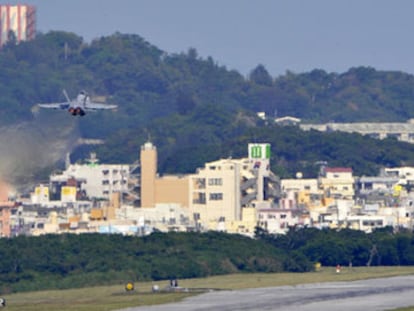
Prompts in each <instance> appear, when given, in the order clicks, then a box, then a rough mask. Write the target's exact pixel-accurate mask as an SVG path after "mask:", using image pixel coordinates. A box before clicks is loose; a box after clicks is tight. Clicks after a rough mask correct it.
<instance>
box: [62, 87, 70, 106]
mask: <svg viewBox="0 0 414 311" xmlns="http://www.w3.org/2000/svg"><path fill="white" fill-rule="evenodd" d="M63 95H65V98H66V100H67V101H68V103H69V104H70V99H69V96H68V93H67V92H66V90H65V89H63Z"/></svg>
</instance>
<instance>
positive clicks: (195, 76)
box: [0, 31, 414, 176]
mask: <svg viewBox="0 0 414 311" xmlns="http://www.w3.org/2000/svg"><path fill="white" fill-rule="evenodd" d="M0 66H1V68H2V70H1V71H0V92H1V94H2V96H1V99H0V122H1V124H2V125H3V126H7V125H16V124H18V123H19V122H22V121H33V122H36V120H37V119H36V113H35V114H33V112H35V110H36V109H34V105H35V104H36V103H39V102H56V101H64V100H65V98H64V97H63V95H62V89H63V88H65V89H67V91H68V92H69V93H70V94H71V95H72V96H75V94H76V93H77V92H78V91H79V90H81V89H86V90H87V91H88V92H90V93H91V94H92V95H102V96H105V97H106V100H107V102H108V103H116V104H118V105H119V109H118V111H117V112H116V113H111V112H97V113H95V114H91V115H87V116H85V117H84V118H82V119H81V120H79V122H77V123H75V120H73V121H74V122H72V123H71V126H73V125H74V124H76V127H77V129H78V130H79V132H80V136H82V137H85V138H102V139H105V141H106V144H105V145H104V146H101V147H96V146H94V147H84V146H81V147H78V148H76V149H75V150H73V152H72V162H75V161H78V160H80V159H84V158H86V157H88V156H89V152H90V151H95V152H97V155H98V157H99V158H100V160H101V161H102V162H106V163H132V162H134V161H135V160H137V156H138V151H139V146H140V145H142V144H143V143H145V141H147V140H148V139H151V140H152V141H153V142H154V143H155V145H156V146H157V147H158V148H159V151H160V153H159V154H160V155H161V156H160V159H159V167H160V173H164V172H165V173H171V172H172V173H186V172H194V171H195V169H196V168H197V167H199V166H200V165H202V164H203V163H204V162H206V161H213V160H216V159H217V158H220V157H232V156H233V157H236V156H245V155H246V152H245V150H246V149H245V148H246V145H241V146H237V145H236V144H237V143H241V142H243V143H245V142H252V141H253V142H256V141H257V142H271V143H272V148H273V150H272V151H273V154H275V155H277V157H278V158H277V159H275V160H276V162H273V163H274V165H275V167H274V168H273V169H274V170H276V171H277V172H278V173H280V174H282V175H284V176H294V174H295V173H296V171H297V170H301V171H304V173H305V174H311V173H312V174H313V172H314V171H315V168H314V167H313V161H314V160H316V161H328V163H329V164H330V165H331V164H332V165H339V166H349V165H352V167H353V168H354V170H355V172H356V174H373V173H374V174H376V173H377V172H378V167H379V166H387V165H394V164H395V165H411V164H412V163H411V161H412V159H413V158H414V157H412V156H404V154H403V150H405V149H407V150H408V152H407V154H411V152H412V151H411V147H408V146H407V145H406V144H398V143H394V142H386V143H384V145H381V144H379V143H378V144H377V143H375V142H370V141H369V140H363V139H362V138H360V137H359V136H357V135H356V136H353V135H347V136H341V135H340V134H338V135H337V136H336V137H337V138H338V139H337V141H338V143H339V144H341V145H340V147H339V148H338V146H337V144H336V143H335V140H336V138H332V135H331V136H327V135H322V134H321V135H317V134H313V133H307V134H301V133H299V132H298V131H297V130H295V129H288V130H283V129H280V128H276V127H272V126H271V125H269V124H267V125H266V122H261V121H260V120H259V119H258V118H257V116H256V113H257V112H259V111H265V112H266V113H267V115H268V116H270V117H272V118H273V117H275V116H286V115H290V116H294V117H299V118H302V119H303V121H312V122H327V121H337V122H354V121H400V122H404V121H406V120H407V119H408V118H411V117H413V116H414V105H413V103H414V76H412V75H409V74H406V73H402V72H391V71H377V70H375V69H374V68H367V67H358V68H351V69H349V70H348V71H347V72H345V73H327V72H325V71H323V70H313V71H311V72H309V73H292V72H287V73H286V74H285V75H282V76H278V77H273V76H271V74H270V73H269V72H268V71H267V70H266V68H265V67H264V66H263V65H260V64H258V65H257V66H256V67H255V68H252V71H251V72H250V74H249V75H248V76H247V77H244V76H242V75H241V74H240V73H238V72H237V71H235V70H228V69H227V68H226V67H225V66H219V65H218V64H217V63H216V62H215V61H214V59H213V58H212V57H207V58H206V59H203V58H201V57H200V56H199V55H198V54H197V50H196V49H195V48H190V49H189V50H188V51H186V52H182V53H176V54H168V53H166V52H165V51H162V50H160V49H159V48H157V47H156V46H154V45H152V44H151V43H149V42H147V41H146V40H145V39H144V38H142V37H140V36H139V35H135V34H120V33H115V34H113V35H111V36H107V37H101V38H97V39H95V40H93V41H92V42H90V43H86V42H84V41H83V39H82V37H80V36H78V35H76V34H74V33H67V32H60V31H51V32H48V33H46V34H42V33H39V34H38V35H37V37H36V39H35V40H32V41H28V42H22V43H20V44H15V42H13V41H11V42H9V43H8V44H7V45H6V46H5V47H3V48H2V49H1V50H0ZM40 113H42V114H48V115H50V116H51V117H50V118H42V120H46V121H45V122H46V123H47V122H48V121H47V120H53V119H54V118H55V116H56V114H57V113H63V112H56V111H44V110H43V111H41V112H40ZM39 122H40V121H39ZM42 122H43V121H42ZM50 126H51V127H53V125H52V123H51V124H50ZM61 131H63V132H64V131H65V129H64V128H62V129H61ZM76 134H77V132H76ZM299 136H300V142H299V143H298V139H297V137H299ZM345 140H348V142H349V147H346V144H345ZM354 140H356V141H357V142H353V141H354ZM293 141H294V142H295V144H294V143H293ZM386 145H388V146H392V148H388V147H387V146H386ZM303 146H306V147H307V148H304V147H303ZM351 146H352V148H353V147H355V148H353V150H352V152H351V151H350V150H351V149H352V148H351ZM364 146H370V149H369V150H368V148H366V147H364ZM335 150H337V151H335ZM340 152H341V153H340ZM342 152H345V154H344V153H342ZM401 155H402V158H401V157H400V156H401ZM63 157H64V155H62V158H63ZM406 158H408V161H406V160H405V159H406ZM182 159H185V160H182ZM276 166H277V167H276ZM41 169H42V168H40V170H41ZM28 173H32V172H28ZM33 174H34V175H36V174H38V172H33Z"/></svg>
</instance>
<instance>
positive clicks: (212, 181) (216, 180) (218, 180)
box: [208, 178, 223, 186]
mask: <svg viewBox="0 0 414 311" xmlns="http://www.w3.org/2000/svg"><path fill="white" fill-rule="evenodd" d="M222 184H223V180H222V179H221V178H209V179H208V185H209V186H221V185H222Z"/></svg>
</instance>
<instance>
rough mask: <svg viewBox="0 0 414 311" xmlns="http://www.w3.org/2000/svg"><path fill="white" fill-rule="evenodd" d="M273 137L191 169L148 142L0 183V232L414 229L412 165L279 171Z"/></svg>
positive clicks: (8, 234) (251, 233)
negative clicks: (162, 163)
mask: <svg viewBox="0 0 414 311" xmlns="http://www.w3.org/2000/svg"><path fill="white" fill-rule="evenodd" d="M270 149H271V148H270V145H269V144H256V143H255V144H249V145H248V156H247V157H246V158H242V159H231V158H229V159H220V160H217V161H213V162H208V163H205V165H204V167H201V168H199V169H197V171H196V172H195V173H193V174H188V175H165V176H161V175H159V174H158V173H157V149H156V147H155V146H154V145H153V144H152V143H151V142H147V143H145V144H144V145H143V146H142V147H141V150H140V156H139V161H137V163H134V164H132V165H131V164H101V163H99V161H98V159H96V157H95V156H91V159H89V162H88V163H87V164H70V163H68V164H67V167H66V169H65V170H64V171H62V172H59V173H55V174H53V175H51V176H50V178H49V182H48V183H47V184H43V185H38V186H37V187H35V189H34V191H33V193H32V194H31V196H30V198H26V199H23V198H22V199H14V200H9V199H8V195H7V191H4V188H5V187H3V186H1V187H0V189H3V190H2V191H0V200H1V202H0V235H1V236H3V237H13V236H17V235H22V234H24V235H41V234H48V233H53V234H59V233H67V232H70V233H93V232H96V233H120V234H125V235H145V234H149V233H151V232H152V231H154V230H159V231H165V232H167V231H207V230H219V231H224V232H228V233H239V234H244V235H248V236H254V232H255V229H256V227H260V228H262V229H264V230H267V231H268V232H269V233H272V234H284V233H285V232H286V231H287V230H289V228H290V227H293V226H299V227H304V226H308V227H317V228H325V227H329V228H352V229H357V230H363V231H366V232H371V231H372V230H374V229H375V228H381V227H385V226H392V227H394V228H396V229H398V228H412V227H413V209H414V207H413V205H414V204H413V202H414V194H413V193H412V191H411V189H412V188H413V187H412V185H414V168H413V167H400V168H385V169H383V170H382V171H381V172H379V174H378V176H369V177H368V176H362V177H356V176H354V175H353V172H352V169H351V168H346V167H328V166H327V165H326V163H321V169H320V173H319V176H317V177H316V178H312V179H307V178H302V175H301V174H300V173H298V174H297V176H296V178H294V179H279V178H278V177H277V176H276V175H275V174H274V173H273V172H272V171H271V170H270V159H271V154H270Z"/></svg>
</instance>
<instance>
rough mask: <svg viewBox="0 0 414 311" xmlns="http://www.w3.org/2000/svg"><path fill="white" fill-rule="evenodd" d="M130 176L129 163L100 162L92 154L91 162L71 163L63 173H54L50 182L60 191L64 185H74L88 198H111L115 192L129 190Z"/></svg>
mask: <svg viewBox="0 0 414 311" xmlns="http://www.w3.org/2000/svg"><path fill="white" fill-rule="evenodd" d="M128 178H129V165H127V164H99V163H98V160H97V159H96V158H95V156H94V155H92V156H91V159H90V163H89V164H70V165H69V166H68V167H67V169H66V170H65V171H64V172H62V173H61V174H56V175H52V176H51V177H50V183H51V187H52V190H55V191H57V192H58V193H62V187H64V186H72V187H77V193H83V194H84V196H86V197H88V198H98V199H99V198H102V199H107V200H109V199H111V197H112V194H113V193H117V192H118V193H126V192H128V182H127V181H128ZM71 182H72V183H73V184H71ZM63 190H64V189H63ZM67 190H68V191H69V192H70V189H69V188H67ZM69 194H70V193H69ZM68 197H70V196H69V195H68Z"/></svg>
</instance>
